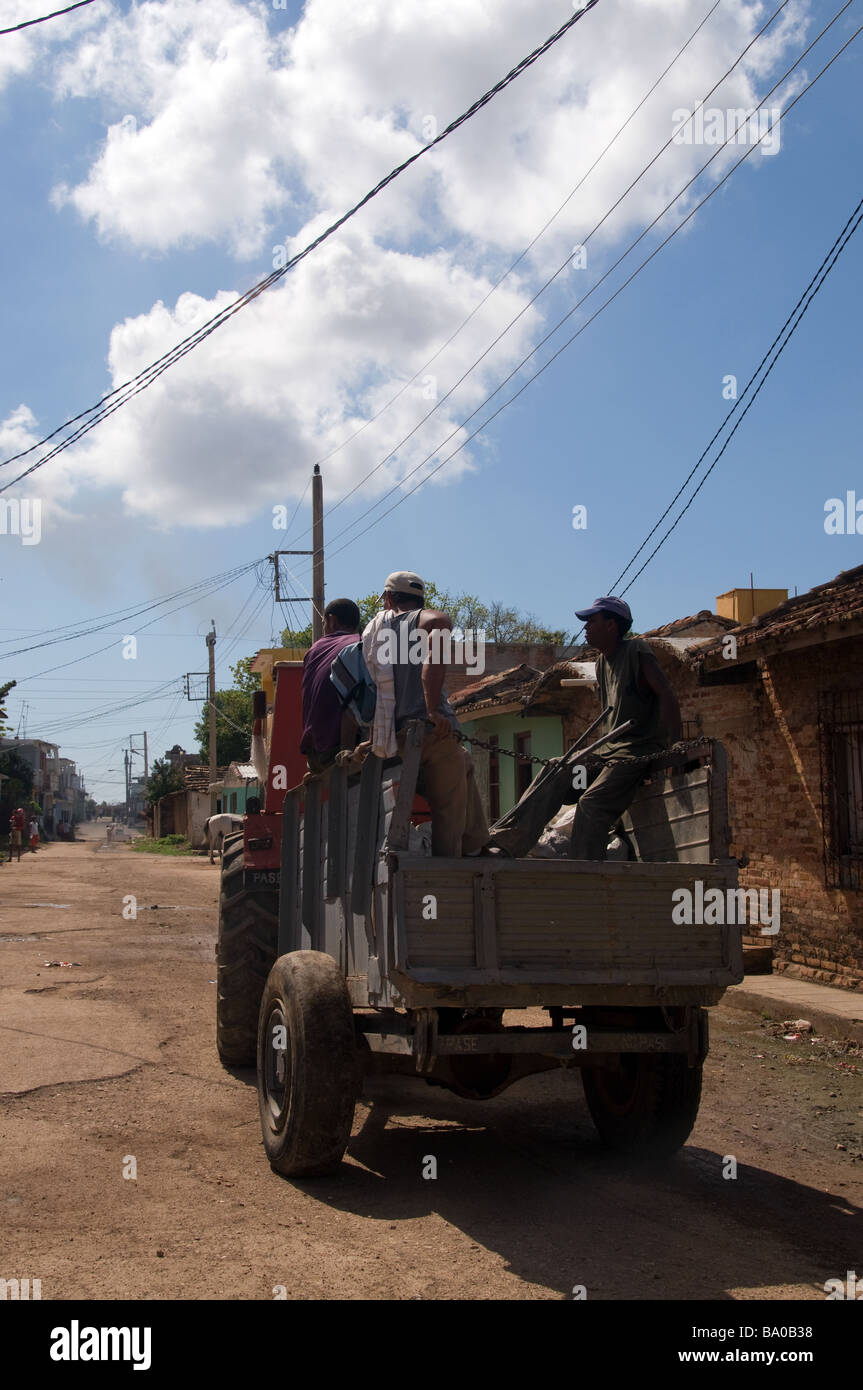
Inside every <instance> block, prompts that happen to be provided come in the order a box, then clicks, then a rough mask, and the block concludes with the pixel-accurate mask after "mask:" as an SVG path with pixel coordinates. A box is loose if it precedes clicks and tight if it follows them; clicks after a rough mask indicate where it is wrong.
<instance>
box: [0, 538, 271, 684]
mask: <svg viewBox="0 0 863 1390" xmlns="http://www.w3.org/2000/svg"><path fill="white" fill-rule="evenodd" d="M260 563H261V562H260V561H259V560H251V561H249V562H248V563H247V564H244V565H235V566H234V568H233V569H229V570H222V572H221V573H220V574H215V575H209V576H208V577H207V578H206V579H199V580H196V582H195V583H194V584H189V585H187V587H186V588H185V589H177V590H176V591H175V592H174V593H172V594H166V595H165V596H164V597H163V598H158V599H153V600H151V601H150V602H149V603H145V604H141V605H139V606H138V607H137V608H135V607H132V608H129V609H114V610H113V612H111V613H103V614H101V615H100V616H99V617H97V618H96V619H95V620H94V621H93V622H92V623H91V624H90V625H89V626H88V627H86V628H85V627H79V630H78V631H76V632H69V628H70V627H76V626H78V625H77V624H75V623H67V624H66V625H65V626H64V627H62V628H48V629H46V631H47V632H49V633H50V632H56V633H60V634H61V635H60V636H58V637H51V638H48V639H46V640H45V641H44V642H34V643H33V644H32V645H31V646H29V647H17V648H15V650H14V651H7V652H2V653H0V659H3V660H6V659H8V658H11V657H14V656H24V655H25V654H26V653H27V652H33V651H38V650H40V648H42V647H51V646H56V644H57V643H58V642H71V641H73V640H75V639H76V638H78V637H92V636H93V635H94V634H95V633H97V632H103V631H104V630H105V629H106V628H109V627H111V626H112V624H113V623H114V622H115V621H116V618H117V614H118V613H119V614H120V615H121V616H122V617H124V618H125V620H126V622H127V623H131V622H132V621H134V619H135V618H139V617H142V616H143V615H144V614H145V613H150V612H152V610H153V609H154V608H161V607H163V605H164V604H166V603H170V602H171V601H172V600H173V599H175V598H182V597H184V596H185V595H187V594H191V595H192V596H193V597H192V599H191V602H194V601H195V599H196V598H198V597H203V596H204V595H202V594H201V592H200V591H201V590H206V589H208V586H211V587H210V588H209V589H208V596H209V593H216V592H218V590H219V589H222V588H224V587H225V586H226V584H232V583H233V582H234V580H235V579H239V578H240V577H241V576H242V575H244V574H248V572H249V570H251V569H254V567H255V565H257V564H260ZM212 586H215V587H212ZM188 606H189V605H188V604H187V603H183V604H179V605H178V606H177V607H176V608H170V609H168V610H167V612H165V613H162V614H160V615H159V617H163V618H167V617H168V616H169V615H170V614H171V613H177V612H179V610H180V609H181V608H188ZM158 620H159V618H156V619H154V621H158ZM144 626H145V627H149V626H150V624H149V623H146V624H145V625H144ZM141 630H142V629H140V628H139V629H138V631H141ZM3 640H4V642H6V641H12V640H14V639H12V638H4V639H3ZM110 645H113V644H110ZM101 650H102V651H107V647H103V648H101ZM93 655H94V656H95V655H96V653H95V652H94V653H93ZM40 674H42V673H41V672H40ZM28 679H33V678H32V677H29V678H28Z"/></svg>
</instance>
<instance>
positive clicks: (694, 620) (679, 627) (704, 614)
mask: <svg viewBox="0 0 863 1390" xmlns="http://www.w3.org/2000/svg"><path fill="white" fill-rule="evenodd" d="M734 626H735V623H734V619H733V618H721V617H720V616H719V614H718V613H711V611H710V609H709V608H702V610H701V612H700V613H695V614H693V615H692V617H690V618H675V619H674V621H673V622H671V623H664V624H663V625H662V627H652V628H651V629H650V631H649V632H641V633H639V636H640V637H683V636H684V635H685V634H687V633H689V634H691V635H692V636H701V637H706V636H707V635H708V634H709V632H710V631H711V630H712V631H713V632H718V631H727V630H728V629H729V628H731V627H734ZM699 628H700V629H701V631H700V632H699V631H698V629H699Z"/></svg>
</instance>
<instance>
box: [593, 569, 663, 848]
mask: <svg viewBox="0 0 863 1390" xmlns="http://www.w3.org/2000/svg"><path fill="white" fill-rule="evenodd" d="M575 616H576V617H577V618H580V619H581V620H582V622H583V623H584V635H585V639H586V641H587V643H588V646H591V647H595V648H596V649H597V650H598V651H599V653H600V655H599V660H598V661H597V663H596V681H597V687H598V693H599V703H600V708H601V709H607V708H609V707H610V709H611V713H610V715H609V716H608V726H607V727H608V729H609V730H614V729H615V728H617V727H619V726H620V725H621V724H625V723H627V721H629V720H633V721H634V722H635V726H636V727H635V728H633V729H630V730H629V731H628V732H627V733H626V734H623V735H621V737H620V738H617V739H615V738H612V739H609V741H608V742H607V743H605V744H604V745H603V747H602V751H601V754H600V756H601V758H602V760H603V763H604V764H605V766H604V767H603V769H602V771H601V772H600V773H599V776H598V777H596V778H595V779H594V780H593V781H592V782H591V784H590V786H589V787H588V788H587V789H586V790H585V791H583V792H582V794H581V796H580V798H579V801H578V805H577V807H576V811H575V818H574V820H573V823H572V840H571V850H570V853H571V856H572V858H573V859H594V860H595V859H604V858H605V847H606V844H607V843H608V834H609V831H610V830H611V827H612V826H613V825H614V822H615V821H616V820H618V819H619V817H620V816H622V815H623V812H624V811H625V810H626V809H627V807H628V806H629V805H630V804H631V802H632V799H633V797H634V796H635V793H636V791H637V790H638V787H639V786H640V784H641V782H642V781H643V780H644V768H643V767H639V766H633V765H632V761H631V760H632V759H633V758H641V757H643V756H646V755H648V754H650V753H661V752H662V751H663V749H664V748H667V747H668V745H669V743H677V742H678V741H679V739H680V737H681V721H680V705H679V704H678V700H677V696H676V695H675V693H674V691H673V690H672V688H671V686H670V685H669V683H668V681H667V680H666V678H665V676H664V675H663V672H662V669H661V667H660V665H659V662H658V661H657V660H656V657H655V656H654V654H653V652H652V651H651V649H650V647H649V646H648V644H647V642H644V641H642V639H641V638H638V637H628V636H627V633H628V632H629V629H630V628H631V627H632V613H631V611H630V608H629V604H628V603H626V602H624V600H623V599H621V598H614V597H612V596H607V597H605V598H598V599H596V600H595V601H594V603H593V605H592V606H591V607H590V608H585V609H583V610H582V611H581V612H577V613H576V615H575Z"/></svg>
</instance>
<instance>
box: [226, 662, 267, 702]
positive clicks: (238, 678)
mask: <svg viewBox="0 0 863 1390" xmlns="http://www.w3.org/2000/svg"><path fill="white" fill-rule="evenodd" d="M254 660H255V657H253V656H244V657H241V659H240V660H239V661H238V662H237V664H236V666H232V667H231V675H232V676H233V677H234V685H233V689H234V690H245V691H247V693H248V694H250V695H253V694H254V693H255V691H256V690H260V688H261V678H260V676H259V675H258V673H257V671H253V670H252V669H251V667H252V662H253V661H254Z"/></svg>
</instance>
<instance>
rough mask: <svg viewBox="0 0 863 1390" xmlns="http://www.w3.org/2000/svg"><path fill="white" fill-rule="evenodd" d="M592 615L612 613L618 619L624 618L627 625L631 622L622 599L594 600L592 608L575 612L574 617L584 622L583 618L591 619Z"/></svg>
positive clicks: (630, 616) (628, 611) (627, 606)
mask: <svg viewBox="0 0 863 1390" xmlns="http://www.w3.org/2000/svg"><path fill="white" fill-rule="evenodd" d="M594 613H614V614H616V616H617V617H618V618H625V619H626V621H627V622H628V623H631V622H632V613H631V611H630V607H629V604H628V603H626V602H625V600H624V599H622V598H609V597H606V598H595V599H594V600H593V607H592V608H583V609H582V610H581V612H578V611H576V614H575V616H576V617H577V618H580V619H581V621H582V622H584V620H585V618H592V617H593V615H594Z"/></svg>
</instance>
